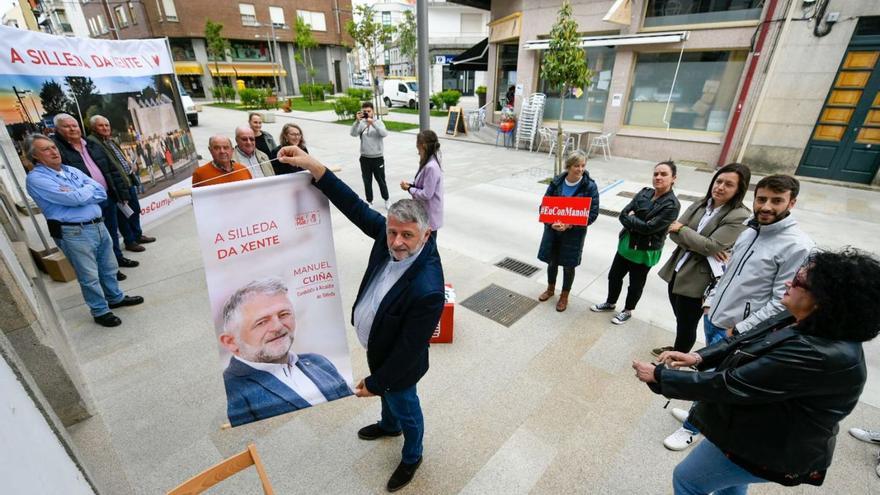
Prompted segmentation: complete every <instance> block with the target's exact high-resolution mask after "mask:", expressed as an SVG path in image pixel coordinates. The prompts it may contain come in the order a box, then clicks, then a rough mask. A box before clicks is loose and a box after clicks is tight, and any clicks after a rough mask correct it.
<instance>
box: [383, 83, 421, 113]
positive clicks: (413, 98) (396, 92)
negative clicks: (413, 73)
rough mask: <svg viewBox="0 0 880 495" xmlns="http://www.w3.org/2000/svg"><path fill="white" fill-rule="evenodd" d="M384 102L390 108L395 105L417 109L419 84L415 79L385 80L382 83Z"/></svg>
mask: <svg viewBox="0 0 880 495" xmlns="http://www.w3.org/2000/svg"><path fill="white" fill-rule="evenodd" d="M382 101H384V102H385V106H386V107H389V108H391V107H392V106H393V105H395V104H397V105H401V106H405V107H409V108H416V107H418V104H419V83H418V82H416V80H415V78H403V79H401V78H397V79H385V82H383V83H382Z"/></svg>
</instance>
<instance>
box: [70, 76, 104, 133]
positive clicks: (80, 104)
mask: <svg viewBox="0 0 880 495" xmlns="http://www.w3.org/2000/svg"><path fill="white" fill-rule="evenodd" d="M64 83H65V84H66V85H67V87H68V88H69V89H70V93H71V96H73V100H74V101H72V102H70V103H69V104H68V105H67V113H69V114H71V115H77V114H81V115H80V116H81V117H82V118H86V115H88V110H89V108H91V107H93V106H97V105H99V104H100V103H101V95H100V93H98V91H97V88H96V87H95V82H94V81H92V78H91V77H80V76H67V77H65V78H64ZM83 125H85V122H83Z"/></svg>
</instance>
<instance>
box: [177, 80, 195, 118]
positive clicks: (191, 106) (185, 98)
mask: <svg viewBox="0 0 880 495" xmlns="http://www.w3.org/2000/svg"><path fill="white" fill-rule="evenodd" d="M177 87H178V89H179V90H180V102H181V103H183V110H184V111H185V112H186V120H188V121H189V125H190V126H192V127H196V126H197V125H199V112H198V110H196V104H195V103H193V99H192V98H191V97H190V96H189V93H187V92H186V90H185V89H183V86H182V85H180V84H178V85H177Z"/></svg>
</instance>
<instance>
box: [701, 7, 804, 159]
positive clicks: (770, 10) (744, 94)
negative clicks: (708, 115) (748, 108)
mask: <svg viewBox="0 0 880 495" xmlns="http://www.w3.org/2000/svg"><path fill="white" fill-rule="evenodd" d="M790 1H791V3H792V4H794V3H795V2H796V1H798V0H790ZM777 3H779V2H778V0H769V4H768V5H767V14H766V15H765V16H764V20H762V22H761V27H760V28H759V29H760V30H759V32H758V39H757V41H756V42H755V47H754V49H753V50H752V58H751V59H750V60H749V68H748V69H747V70H746V78H745V80H744V81H743V87H742V91H740V93H739V98H737V101H736V109H735V110H734V112H733V118H732V119H731V120H730V126H729V127H728V128H727V135H726V136H725V137H724V145H723V146H722V147H721V154H720V155H719V156H718V164H717V165H718V167H721V166H723V165H724V163H725V162H726V161H727V153H728V152H729V151H730V146H731V145H732V144H733V136H734V134H736V127H737V125H738V124H739V119H740V117H741V116H742V111H743V107H744V106H745V102H746V99H747V98H748V96H749V90H750V89H751V86H752V79H754V77H755V71H756V70H757V69H758V63H759V62H760V58H761V55H762V53H761V51H762V50H763V49H764V42H765V41H766V40H767V33H768V32H769V31H770V23H769V22H767V20H769V19H773V14H774V13H775V12H776V4H777Z"/></svg>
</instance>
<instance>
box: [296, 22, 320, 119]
mask: <svg viewBox="0 0 880 495" xmlns="http://www.w3.org/2000/svg"><path fill="white" fill-rule="evenodd" d="M295 29H296V35H295V36H294V38H293V42H294V43H295V44H296V46H297V48H299V49H300V50H301V52H300V53H295V54H294V56H293V58H294V60H296V61H297V62H298V63H300V64H302V66H303V67H304V68H305V70H306V75H307V76H308V78H309V83H310V84H311V85H312V86H314V84H315V74H317V72H318V71H317V70H315V66H314V65H313V64H312V48H315V47H316V46H318V42H317V41H315V37H314V36H312V26H311V25H309V23H308V22H306V21H305V19H303V18H302V17H300V16H296V27H295ZM307 93H308V95H309V104H311V103H312V97H313V95H314V94H315V93H314V91H307Z"/></svg>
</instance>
